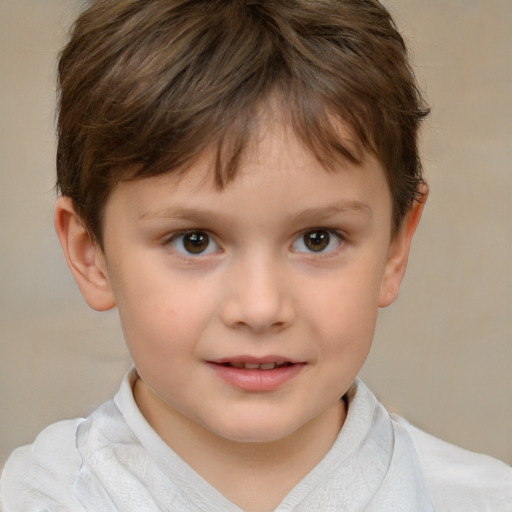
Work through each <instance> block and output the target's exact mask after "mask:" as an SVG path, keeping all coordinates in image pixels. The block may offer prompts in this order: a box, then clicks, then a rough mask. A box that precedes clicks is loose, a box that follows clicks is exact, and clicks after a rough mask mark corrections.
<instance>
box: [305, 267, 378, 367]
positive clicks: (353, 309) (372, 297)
mask: <svg viewBox="0 0 512 512" xmlns="http://www.w3.org/2000/svg"><path fill="white" fill-rule="evenodd" d="M359 268H360V270H359ZM381 273H382V269H381V268H380V266H377V265H374V268H373V269H372V271H371V272H368V266H365V265H364V264H362V265H359V266H353V267H351V268H350V269H347V270H341V271H340V272H339V273H338V275H336V276H330V279H329V280H327V281H326V282H325V283H324V286H323V287H320V288H315V292H314V293H310V294H309V295H308V299H307V304H306V305H305V310H308V311H314V312H315V316H316V318H315V320H312V321H313V322H314V324H315V326H316V329H317V330H318V339H319V340H321V343H322V344H323V345H324V346H323V351H324V352H325V353H327V355H328V357H329V356H332V357H336V356H341V357H349V354H350V357H351V358H352V357H353V358H355V359H360V358H363V359H364V357H366V355H367V353H368V350H369V348H370V345H371V342H372V339H373V334H374V330H375V324H376V321H377V312H378V298H379V289H380V276H381Z"/></svg>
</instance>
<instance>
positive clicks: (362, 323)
mask: <svg viewBox="0 0 512 512" xmlns="http://www.w3.org/2000/svg"><path fill="white" fill-rule="evenodd" d="M391 210H392V205H391V198H390V194H389V191H388V186H387V183H386V179H385V176H384V172H383V170H382V169H381V167H380V165H379V164H378V162H377V161H376V160H375V159H374V158H373V157H372V156H370V155H369V154H366V155H365V157H364V160H363V163H362V165H360V166H354V165H350V164H348V163H347V164H345V165H343V166H340V168H339V169H338V170H337V171H336V172H327V171H326V170H325V169H324V168H323V167H322V166H321V165H320V164H319V163H318V161H317V160H316V159H315V158H314V157H313V156H312V155H311V154H309V153H308V152H307V151H306V150H305V149H304V148H303V146H302V145H301V144H300V142H299V141H298V140H297V139H296V138H295V137H294V136H293V135H292V134H291V133H290V131H289V130H287V129H285V128H283V127H282V126H273V127H271V128H270V129H268V130H267V131H266V132H265V133H264V134H263V135H262V136H261V138H260V140H259V142H258V143H257V144H254V146H253V147H251V148H250V149H248V151H247V154H246V157H245V159H244V161H243V162H242V164H241V167H240V169H239V174H238V175H237V177H236V178H235V179H234V180H233V181H232V182H230V183H229V184H228V185H227V186H226V187H225V188H224V189H223V190H219V189H217V188H216V187H215V186H214V183H213V178H212V176H211V172H210V171H209V170H208V162H207V159H206V158H205V159H204V160H203V161H200V162H198V163H197V164H195V166H194V167H193V168H192V169H191V171H189V172H188V173H187V174H185V175H184V176H183V177H181V178H178V177H177V176H173V175H162V176H158V177H152V178H147V179H143V180H140V181H136V182H129V183H121V184H119V185H117V186H116V187H115V189H114V191H113V192H112V195H111V197H110V198H109V200H108V203H107V207H106V210H105V221H104V240H105V244H104V259H103V253H101V252H99V250H98V254H97V256H98V257H99V260H98V261H99V266H100V267H101V268H102V271H103V273H104V274H105V276H106V283H107V286H108V287H109V288H110V290H111V293H112V296H113V299H114V300H115V303H116V304H117V307H118V309H119V314H120V317H121V321H122V325H123V330H124V334H125V337H126V341H127V344H128V347H129V349H130V352H131V354H132V357H133V360H134V362H135V365H136V367H137V370H138V372H139V375H140V376H141V379H142V383H143V385H144V386H145V387H146V390H147V393H146V394H145V395H144V396H145V402H146V403H145V404H143V407H142V408H143V410H145V411H149V412H150V413H151V411H162V410H167V411H168V412H169V417H172V416H173V415H178V416H180V417H183V416H184V417H186V418H188V420H192V421H193V422H194V424H196V425H199V426H200V427H202V428H205V429H207V430H208V431H210V432H213V433H215V434H218V435H220V436H222V437H223V438H227V439H232V440H237V441H272V440H277V439H281V438H284V437H286V436H288V435H290V434H292V433H293V432H295V431H297V430H298V429H301V428H302V427H304V426H306V425H307V424H308V423H310V422H312V421H313V420H315V419H318V418H321V417H322V415H324V416H326V415H327V414H328V412H329V410H334V409H335V408H337V407H338V404H339V399H340V397H341V396H342V395H343V394H344V393H345V392H346V391H347V389H348V388H349V386H350V385H351V383H352V382H353V380H354V377H355V375H356V374H357V372H358V371H359V369H360V368H361V365H362V364H363V362H364V360H365V358H366V356H367V354H368V351H369V349H370V345H371V342H372V337H373V333H374V327H375V322H376V316H377V309H378V307H379V306H384V305H387V304H389V303H390V302H392V300H393V299H394V297H395V295H396V290H397V288H398V284H399V282H400V279H401V277H402V270H400V271H399V270H396V269H395V268H394V267H395V266H396V265H397V263H396V261H395V259H396V258H395V256H393V254H394V251H395V249H396V248H395V249H394V247H395V246H396V245H397V244H399V242H397V241H396V240H395V242H393V243H392V242H391V239H390V231H391V213H392V212H391ZM397 240H400V236H399V237H398V238H397ZM396 251H399V249H396ZM398 274H399V275H398ZM90 302H93V301H90ZM92 305H93V306H94V304H92ZM255 365H260V366H259V367H258V368H256V369H254V368H253V366H255ZM274 365H276V367H274ZM324 413H325V414H324Z"/></svg>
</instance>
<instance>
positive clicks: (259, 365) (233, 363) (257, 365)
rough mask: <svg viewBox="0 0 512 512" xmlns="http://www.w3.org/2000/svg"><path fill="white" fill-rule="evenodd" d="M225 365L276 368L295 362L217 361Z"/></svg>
mask: <svg viewBox="0 0 512 512" xmlns="http://www.w3.org/2000/svg"><path fill="white" fill-rule="evenodd" d="M215 364H220V365H221V366H225V367H227V368H237V369H239V370H275V369H276V368H284V367H286V366H292V365H293V364H295V363H292V362H290V361H285V362H284V363H277V362H274V363H248V362H241V361H228V362H225V363H215Z"/></svg>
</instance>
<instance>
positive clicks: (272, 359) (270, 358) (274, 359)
mask: <svg viewBox="0 0 512 512" xmlns="http://www.w3.org/2000/svg"><path fill="white" fill-rule="evenodd" d="M209 362H210V363H214V364H226V363H251V364H266V363H276V364H283V363H291V364H298V363H304V361H299V360H296V359H294V358H289V357H285V356H280V355H272V354H270V355H266V356H261V357H259V356H252V355H245V356H233V357H222V358H220V359H212V360H210V361H209Z"/></svg>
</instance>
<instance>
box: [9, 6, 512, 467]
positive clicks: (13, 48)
mask: <svg viewBox="0 0 512 512" xmlns="http://www.w3.org/2000/svg"><path fill="white" fill-rule="evenodd" d="M387 4H388V5H389V6H390V7H391V8H392V10H393V12H395V14H396V20H397V23H398V25H399V27H400V28H401V29H402V31H403V32H404V34H405V36H406V38H407V39H408V41H409V43H410V45H411V47H412V49H413V55H414V61H415V63H416V67H417V72H418V75H419V80H420V83H421V84H422V86H423V87H425V88H426V90H427V97H428V99H429V101H430V104H431V105H432V108H433V114H432V117H431V119H430V120H429V121H428V124H427V126H426V127H425V131H424V140H423V154H424V161H425V167H426V171H427V176H428V179H429V182H430V185H431V190H432V192H431V197H430V200H429V204H428V207H427V211H426V214H425V217H424V221H423V225H422V226H420V231H419V234H418V235H417V239H416V241H415V246H414V249H413V254H412V260H411V263H410V269H409V273H408V276H407V279H406V282H405V284H404V286H403V289H402V293H401V296H400V298H399V300H398V302H397V303H396V304H395V305H394V306H393V307H391V308H390V309H388V310H386V311H382V312H381V315H380V316H381V318H380V324H379V327H378V330H377V335H376V341H375V346H374V350H373V352H372V354H371V356H370V359H369V360H368V362H367V364H366V366H365V368H364V370H363V372H362V373H363V376H364V378H365V379H366V380H367V381H368V382H369V384H370V385H371V387H372V388H373V389H374V390H375V391H377V395H378V396H379V397H380V399H381V400H382V401H383V402H384V403H385V404H386V405H388V407H390V408H391V409H392V410H394V411H398V412H399V413H401V414H403V415H404V416H406V417H407V418H409V419H410V420H411V421H413V422H415V423H417V424H418V425H419V426H421V427H422V428H424V429H426V430H428V431H430V432H432V433H434V434H436V435H438V436H441V437H443V438H445V439H447V440H449V441H451V442H455V443H457V444H460V445H462V446H464V447H467V448H470V449H473V450H477V451H482V452H486V453H489V454H492V455H494V456H497V457H500V458H502V459H504V460H506V461H507V462H509V463H511V462H512V442H511V441H512V372H511V363H512V343H511V340H512V200H511V197H512V169H511V166H512V144H511V143H512V137H511V135H512V100H511V91H512V35H511V27H512V1H510V0H428V1H426V0H389V1H388V2H387ZM75 10H76V2H74V1H73V0H0V343H1V345H0V415H1V416H0V418H1V421H0V461H2V460H5V457H6V456H7V454H8V453H9V452H10V451H11V450H12V449H13V448H14V447H15V446H17V445H20V444H23V443H27V442H29V441H31V440H32V439H33V437H34V436H35V435H36V434H37V432H38V431H39V430H40V429H41V428H42V427H43V426H45V425H46V424H48V423H50V422H53V421H56V420H58V419H62V418H66V417H75V416H78V415H85V414H87V413H88V412H89V411H90V410H91V409H92V408H93V407H94V406H96V405H98V404H99V403H101V402H102V401H103V400H105V399H106V398H108V397H110V396H111V394H112V393H113V392H114V391H115V389H116V388H117V386H118V382H119V380H120V377H121V375H122V374H123V372H124V371H125V369H126V368H127V366H128V365H129V359H128V357H127V354H126V352H125V349H124V346H123V342H122V338H121V334H120V330H119V327H118V324H117V318H116V313H115V312H111V313H107V314H99V313H94V312H92V311H89V310H88V308H87V306H86V305H85V303H84V302H83V300H82V299H81V297H80V296H79V294H78V291H77V290H76V289H75V286H74V283H73V282H72V280H71V277H70V275H69V273H68V271H67V268H66V267H65V263H64V259H63V257H62V255H61V253H60V248H59V247H58V243H57V240H56V237H55V236H54V233H53V227H52V207H53V201H54V192H53V190H52V186H53V173H54V165H53V158H54V145H55V142H54V135H53V133H54V129H53V109H54V67H55V61H56V52H57V51H58V49H59V47H60V46H61V44H62V41H63V40H64V33H65V29H66V27H67V26H68V24H69V22H70V20H71V19H72V18H73V15H74V11H75Z"/></svg>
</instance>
